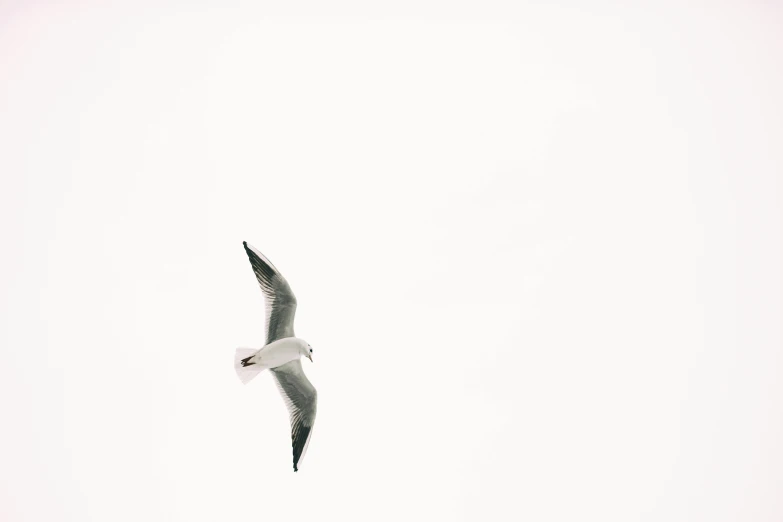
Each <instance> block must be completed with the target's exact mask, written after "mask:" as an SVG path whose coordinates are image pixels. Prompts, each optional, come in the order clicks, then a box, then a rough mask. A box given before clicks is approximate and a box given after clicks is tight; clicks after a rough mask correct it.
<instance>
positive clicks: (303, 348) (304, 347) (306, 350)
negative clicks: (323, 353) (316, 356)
mask: <svg viewBox="0 0 783 522" xmlns="http://www.w3.org/2000/svg"><path fill="white" fill-rule="evenodd" d="M299 352H300V353H301V354H302V355H304V356H305V357H307V358H308V359H310V362H313V347H312V346H310V345H309V344H307V343H306V342H304V341H302V343H301V344H300V345H299Z"/></svg>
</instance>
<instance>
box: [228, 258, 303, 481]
mask: <svg viewBox="0 0 783 522" xmlns="http://www.w3.org/2000/svg"><path fill="white" fill-rule="evenodd" d="M243 245H244V246H245V252H246V253H247V256H248V258H249V259H250V265H251V266H252V267H253V272H254V273H255V275H256V279H257V280H258V284H259V285H260V286H261V291H262V292H263V294H264V298H265V301H266V308H267V310H266V321H265V323H266V331H267V333H266V343H265V344H264V346H262V347H261V348H260V349H255V348H237V350H236V354H235V356H234V369H235V370H236V372H237V376H239V379H240V380H241V381H242V382H243V383H248V382H250V380H251V379H253V377H255V376H256V375H258V374H259V373H261V372H262V371H263V370H265V369H269V370H270V371H271V373H272V375H273V376H274V379H275V384H277V388H278V390H280V394H281V395H282V396H283V400H284V401H285V404H286V407H287V408H288V413H289V416H290V419H289V420H290V423H291V445H292V448H293V457H294V471H298V470H299V464H300V463H301V461H302V459H303V458H304V455H305V452H306V451H307V446H308V444H309V443H310V436H311V435H312V433H313V424H314V423H315V412H316V403H317V393H316V391H315V388H314V387H313V385H312V384H310V381H309V380H308V379H307V376H305V374H304V371H303V370H302V362H301V358H302V356H303V355H304V356H305V357H307V358H308V359H310V361H312V360H313V357H312V354H313V349H312V348H311V347H310V345H309V344H308V343H307V342H306V341H304V340H303V339H299V338H298V337H296V336H295V335H294V315H295V314H296V305H297V302H296V297H295V296H294V293H293V292H292V291H291V287H290V286H289V285H288V281H286V280H285V278H284V277H283V275H282V274H281V273H280V272H279V271H278V270H277V268H275V266H274V265H273V264H272V263H271V262H270V261H269V260H268V259H267V258H266V257H264V255H263V254H261V252H259V251H258V250H256V249H254V248H253V247H252V246H250V245H248V244H247V243H243Z"/></svg>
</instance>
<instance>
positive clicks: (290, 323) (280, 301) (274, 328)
mask: <svg viewBox="0 0 783 522" xmlns="http://www.w3.org/2000/svg"><path fill="white" fill-rule="evenodd" d="M242 244H243V245H244V246H245V252H247V257H248V258H250V265H251V266H252V267H253V272H254V273H255V274H256V279H258V284H259V285H260V286H261V291H262V292H263V293H264V298H265V300H266V343H265V344H269V343H271V342H273V341H276V340H278V339H283V338H285V337H294V315H295V314H296V296H294V293H293V292H292V291H291V287H290V286H289V285H288V281H286V280H285V277H283V275H282V274H281V273H280V271H279V270H278V269H277V268H275V265H273V264H272V263H271V261H269V259H267V258H266V257H265V256H264V255H263V254H262V253H261V252H259V251H258V250H256V249H255V248H253V247H252V246H251V245H248V244H247V242H246V241H243V242H242Z"/></svg>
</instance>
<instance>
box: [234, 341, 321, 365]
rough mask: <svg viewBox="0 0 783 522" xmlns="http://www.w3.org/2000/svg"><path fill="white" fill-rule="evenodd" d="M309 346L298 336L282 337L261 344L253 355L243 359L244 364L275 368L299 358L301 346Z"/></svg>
mask: <svg viewBox="0 0 783 522" xmlns="http://www.w3.org/2000/svg"><path fill="white" fill-rule="evenodd" d="M309 346H310V345H309V344H307V342H306V341H304V340H302V339H299V338H298V337H284V338H283V339H278V340H277V341H274V342H271V343H269V344H267V345H265V346H262V347H261V348H260V349H259V350H258V351H256V352H255V353H254V354H253V355H251V356H250V357H248V358H247V359H244V361H245V366H250V365H253V364H254V365H256V366H257V367H258V368H259V369H266V368H277V367H279V366H282V365H284V364H286V363H289V362H291V361H296V360H299V358H300V357H301V356H302V353H301V350H302V348H303V347H309ZM240 362H241V361H240Z"/></svg>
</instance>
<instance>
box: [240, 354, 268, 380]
mask: <svg viewBox="0 0 783 522" xmlns="http://www.w3.org/2000/svg"><path fill="white" fill-rule="evenodd" d="M257 351H258V350H256V349H255V348H237V351H236V353H235V354H234V370H235V371H236V372H237V377H239V380H240V381H242V384H247V383H249V382H250V381H251V380H252V379H253V377H255V376H256V375H258V374H259V373H261V370H263V369H264V368H263V366H260V365H257V364H255V363H251V362H249V361H248V359H250V358H251V357H253V356H254V355H255V354H256V352H257Z"/></svg>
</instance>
